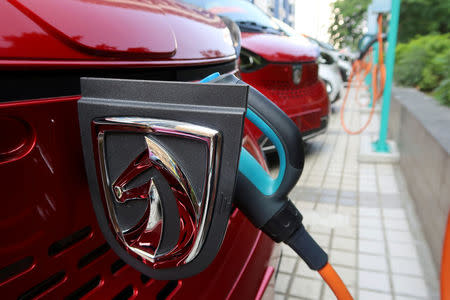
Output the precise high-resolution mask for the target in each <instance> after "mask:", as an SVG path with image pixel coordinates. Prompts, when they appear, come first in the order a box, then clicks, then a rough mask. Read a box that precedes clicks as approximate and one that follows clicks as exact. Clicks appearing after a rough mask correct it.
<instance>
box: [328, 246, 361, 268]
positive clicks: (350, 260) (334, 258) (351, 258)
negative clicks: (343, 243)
mask: <svg viewBox="0 0 450 300" xmlns="http://www.w3.org/2000/svg"><path fill="white" fill-rule="evenodd" d="M329 260H330V261H331V263H332V264H336V265H341V266H347V267H355V266H356V254H355V253H352V252H348V251H341V250H335V249H332V250H331V253H330V255H329Z"/></svg>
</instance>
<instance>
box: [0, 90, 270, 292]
mask: <svg viewBox="0 0 450 300" xmlns="http://www.w3.org/2000/svg"><path fill="white" fill-rule="evenodd" d="M78 98H79V97H70V98H56V99H44V100H33V101H23V102H14V103H4V104H0V116H16V117H17V118H20V119H21V120H24V121H26V122H27V123H29V124H30V126H31V127H32V128H34V130H35V132H36V146H35V147H34V148H33V149H32V150H31V151H30V152H29V153H28V155H25V156H24V157H22V158H21V159H18V160H16V161H12V162H9V163H5V164H1V165H0V182H2V185H4V186H7V187H8V188H7V189H4V196H3V198H2V199H8V200H7V201H5V203H4V206H3V209H2V210H1V212H0V234H1V235H2V241H1V247H0V273H1V274H5V273H4V271H5V269H4V268H5V267H9V268H10V270H13V271H17V274H14V272H12V276H11V277H6V278H5V277H4V276H3V277H1V281H0V293H1V294H2V295H3V296H6V298H17V297H19V296H20V295H23V294H24V293H25V294H26V295H30V294H31V295H35V296H37V297H42V298H49V299H58V298H63V297H66V296H68V295H71V294H72V295H79V294H77V293H81V292H80V291H85V292H86V293H87V294H86V298H88V299H105V298H111V297H114V296H116V295H118V294H119V293H123V294H127V293H129V294H130V295H134V297H136V299H149V298H150V299H154V298H155V295H158V294H159V293H162V292H161V291H163V290H164V289H165V288H166V287H167V285H168V284H171V283H170V282H167V281H157V280H152V279H148V278H145V277H142V276H141V274H140V273H139V272H137V271H135V270H134V269H132V268H131V267H129V266H126V265H125V264H123V263H122V262H121V261H120V260H119V258H118V257H117V256H116V255H115V253H114V252H113V251H112V250H110V249H109V247H108V246H107V244H106V242H105V240H104V238H103V236H102V234H101V232H100V229H99V227H98V225H97V221H96V218H95V215H94V211H93V209H92V204H91V200H90V196H89V190H88V185H87V182H86V177H85V173H84V167H83V166H84V164H83V155H82V149H81V140H80V136H79V125H78V117H77V100H78ZM68 237H71V240H72V243H70V242H69V241H70V239H68ZM273 247H274V243H273V242H272V241H271V240H270V239H269V238H268V237H267V236H265V235H264V234H262V233H261V232H260V231H259V230H257V229H256V228H254V227H253V226H252V225H251V224H250V222H249V221H248V220H247V219H246V218H245V216H244V215H243V214H241V213H240V212H239V211H237V210H236V212H235V213H233V214H232V216H231V219H230V222H229V227H228V230H227V234H226V236H225V240H224V242H223V245H222V247H221V249H220V251H219V254H218V256H217V257H216V259H215V260H214V261H213V263H212V264H211V265H210V266H209V267H208V268H207V269H206V270H205V271H203V272H202V273H200V274H199V275H197V276H194V277H191V278H188V279H184V280H180V281H178V283H175V287H174V288H173V290H172V291H170V295H169V297H168V298H169V299H199V298H204V299H219V298H226V297H228V298H229V299H250V298H254V297H255V296H256V295H257V293H258V288H259V287H260V284H261V282H263V278H264V274H265V270H266V269H267V267H268V266H273V262H271V260H270V257H271V254H272V249H273ZM17 262H19V263H17ZM20 262H21V263H20ZM24 262H25V263H24ZM2 271H3V273H2ZM42 282H44V283H47V285H45V286H44V287H42V286H41V288H36V286H39V284H40V283H42ZM205 282H207V283H208V284H205ZM83 286H87V287H88V288H86V287H85V289H84V290H83V289H82V287H83ZM33 287H35V288H34V289H33Z"/></svg>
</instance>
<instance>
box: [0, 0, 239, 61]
mask: <svg viewBox="0 0 450 300" xmlns="http://www.w3.org/2000/svg"><path fill="white" fill-rule="evenodd" d="M99 16H100V17H101V22H99ZM80 20H82V21H80ZM191 30H198V31H199V32H201V33H202V34H192V35H191V34H186V32H190V31H191ZM0 37H1V38H0V65H1V66H3V67H5V66H7V68H9V69H11V68H14V67H17V68H23V67H25V66H27V64H29V65H32V66H35V67H41V68H42V67H46V66H50V67H64V66H66V65H67V64H69V65H71V66H72V67H75V66H77V67H82V66H90V67H92V66H93V65H94V66H102V65H106V66H108V65H109V66H111V63H117V65H115V66H151V65H153V64H154V65H158V66H167V65H173V64H174V63H176V64H177V65H195V64H202V63H210V60H215V61H216V62H225V61H230V60H232V59H234V57H235V54H234V48H233V46H232V44H231V43H230V41H229V39H228V37H229V32H228V30H227V29H226V27H225V25H224V24H223V23H222V22H221V20H220V19H219V18H218V17H216V16H213V15H212V14H210V13H208V12H204V11H196V10H194V9H192V8H188V7H186V6H185V5H183V4H181V3H178V2H176V1H174V0H165V1H145V2H143V1H138V0H129V1H108V0H90V1H82V0H69V1H64V2H61V1H58V0H43V1H38V2H36V1H29V0H9V1H1V2H0ZM24 61H25V62H24ZM119 62H120V63H119Z"/></svg>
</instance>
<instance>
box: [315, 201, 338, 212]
mask: <svg viewBox="0 0 450 300" xmlns="http://www.w3.org/2000/svg"><path fill="white" fill-rule="evenodd" d="M316 210H317V211H323V212H335V211H336V205H335V204H334V203H333V204H331V203H317V205H316Z"/></svg>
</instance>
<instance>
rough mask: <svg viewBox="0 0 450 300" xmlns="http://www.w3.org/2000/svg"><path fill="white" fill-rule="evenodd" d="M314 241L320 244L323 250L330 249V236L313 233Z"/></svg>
mask: <svg viewBox="0 0 450 300" xmlns="http://www.w3.org/2000/svg"><path fill="white" fill-rule="evenodd" d="M311 236H312V237H313V239H314V240H315V241H316V242H317V244H319V245H320V246H321V247H322V248H327V249H328V248H330V236H329V235H327V234H320V233H311Z"/></svg>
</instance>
